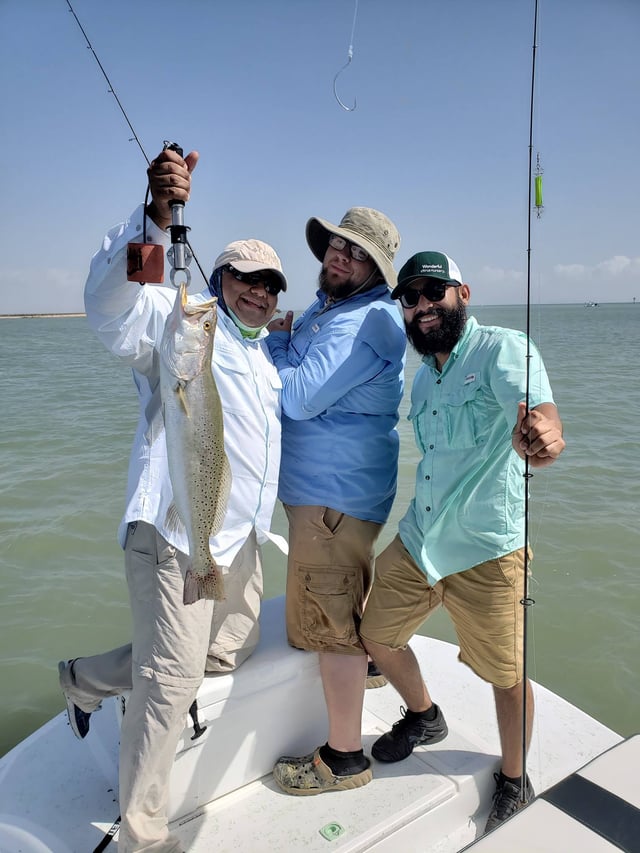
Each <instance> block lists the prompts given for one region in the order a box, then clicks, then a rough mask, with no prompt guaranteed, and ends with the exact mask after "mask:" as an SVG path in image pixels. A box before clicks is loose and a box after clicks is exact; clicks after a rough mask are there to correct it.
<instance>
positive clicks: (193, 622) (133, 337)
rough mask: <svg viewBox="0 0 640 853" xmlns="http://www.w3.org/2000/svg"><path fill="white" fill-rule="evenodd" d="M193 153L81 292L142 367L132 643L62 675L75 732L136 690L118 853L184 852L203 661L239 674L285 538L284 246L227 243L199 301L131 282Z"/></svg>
mask: <svg viewBox="0 0 640 853" xmlns="http://www.w3.org/2000/svg"><path fill="white" fill-rule="evenodd" d="M197 160H198V154H197V152H195V151H192V152H191V153H190V154H188V155H187V156H186V157H185V158H184V159H183V158H182V156H180V155H179V154H178V153H177V152H176V151H173V150H165V151H163V152H162V153H161V154H160V155H159V156H158V157H157V158H156V159H155V160H154V161H153V162H152V163H151V165H150V167H149V170H148V176H149V186H150V192H151V197H152V202H151V204H150V205H149V206H148V207H147V208H146V210H145V209H144V207H143V206H142V205H141V206H140V207H139V208H138V209H137V210H136V211H134V213H133V214H132V216H131V217H130V218H129V219H128V220H126V221H125V222H124V223H122V224H120V225H118V226H116V227H115V228H113V229H112V230H110V231H109V232H108V234H107V235H106V237H105V238H104V240H103V243H102V248H101V250H100V251H99V252H98V253H97V254H96V255H95V256H94V257H93V259H92V262H91V268H90V272H89V277H88V279H87V283H86V287H85V305H86V310H87V318H88V321H89V324H90V326H91V328H92V329H93V330H94V332H95V333H96V335H97V336H98V338H99V339H100V340H101V341H102V343H103V344H104V345H105V346H106V347H107V349H108V350H109V351H110V352H112V353H114V354H115V355H116V356H118V357H119V358H120V360H121V361H122V362H123V363H124V364H126V365H128V366H129V367H130V368H131V369H132V371H133V379H134V383H135V385H136V389H137V391H138V396H139V402H140V419H139V422H138V428H137V431H136V435H135V439H134V445H133V449H132V454H131V459H130V467H129V477H128V488H127V506H126V511H125V514H124V517H123V519H122V523H121V525H120V528H119V541H120V543H121V545H122V547H123V548H124V552H125V568H126V574H127V583H128V586H129V595H130V601H131V610H132V622H133V638H132V639H133V641H132V644H129V645H125V646H123V647H121V648H119V649H115V650H113V651H110V652H106V653H105V654H101V655H96V656H94V657H88V658H76V659H74V660H71V661H69V662H67V663H61V664H60V667H59V669H60V684H61V686H62V689H63V691H64V694H65V698H66V701H67V709H68V712H69V720H70V723H71V727H72V728H73V731H74V733H75V734H76V735H77V736H78V737H80V738H83V737H85V736H86V735H87V733H88V731H89V718H90V715H91V713H92V712H93V711H94V710H96V709H97V708H98V707H99V705H100V702H101V701H102V699H104V698H105V697H107V696H114V695H119V694H121V693H122V692H123V691H126V690H131V694H130V697H129V699H128V700H127V705H126V713H125V715H124V718H123V722H122V731H121V744H120V808H121V815H122V823H121V828H120V836H119V841H118V850H119V851H120V853H130V851H138V850H147V849H152V850H153V851H159V852H160V851H161V853H174V851H179V850H181V846H180V842H179V841H178V840H177V839H175V838H174V837H172V836H171V835H170V834H169V831H168V825H167V801H168V785H169V775H170V771H171V766H172V764H173V760H174V757H175V750H176V745H177V742H178V739H179V737H180V735H181V733H182V731H183V728H184V721H185V716H186V714H187V712H188V710H189V708H190V707H191V705H192V703H193V701H194V699H195V696H196V692H197V690H198V687H199V686H200V683H201V682H202V679H203V676H204V672H205V669H207V670H209V671H227V670H231V669H234V668H235V667H236V666H238V665H239V664H240V663H241V662H242V661H243V660H245V659H246V658H247V657H248V656H249V654H250V653H251V651H252V650H253V649H254V648H255V646H256V645H257V642H258V615H259V609H260V600H261V596H262V565H261V559H260V543H261V542H264V541H265V540H266V538H276V537H273V534H271V533H270V525H271V516H272V512H273V508H274V504H275V500H276V487H277V480H278V468H279V463H280V394H281V382H280V379H279V376H278V372H277V370H276V369H275V367H274V365H273V363H272V360H271V356H270V354H269V351H268V349H267V347H266V344H265V340H264V339H265V337H266V335H267V332H266V329H265V326H266V324H267V323H268V322H269V321H270V320H271V318H272V317H273V315H274V313H275V311H276V305H277V300H278V293H279V292H280V291H283V290H286V286H287V282H286V279H285V276H284V274H283V272H282V265H281V263H280V259H279V258H278V256H277V254H276V252H275V251H274V250H273V248H272V247H271V246H269V245H267V244H266V243H263V242H261V241H259V240H255V239H248V240H239V241H236V242H233V243H230V244H229V245H228V246H226V247H225V249H224V250H223V251H222V253H221V254H220V255H219V256H218V258H217V259H216V261H215V264H214V270H213V274H212V276H211V279H210V282H209V286H208V288H207V289H205V290H204V291H203V292H202V293H199V294H197V295H194V296H192V297H189V298H187V296H186V288H185V287H184V286H181V287H180V290H179V291H176V289H175V288H173V287H156V286H153V285H145V286H140V285H139V284H137V283H135V282H132V281H128V280H127V246H128V244H129V243H132V242H135V241H138V242H139V241H140V238H141V236H142V235H143V234H144V237H145V240H144V242H145V243H147V244H150V243H155V244H158V245H161V246H163V247H166V246H167V245H168V244H169V237H168V234H167V231H166V229H167V227H168V226H169V225H171V209H170V204H169V202H170V201H173V200H177V201H179V202H183V203H184V202H186V201H187V200H188V199H189V194H190V191H191V174H192V172H193V169H194V167H195V165H196V163H197ZM247 448H250V453H247ZM189 555H190V556H189ZM185 579H188V583H187V584H186V586H185ZM211 598H216V599H221V600H216V601H215V603H214V602H213V601H212V600H210V599H211ZM187 602H188V603H187Z"/></svg>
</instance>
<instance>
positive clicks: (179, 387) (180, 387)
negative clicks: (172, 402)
mask: <svg viewBox="0 0 640 853" xmlns="http://www.w3.org/2000/svg"><path fill="white" fill-rule="evenodd" d="M185 385H186V382H183V381H182V380H181V381H179V382H177V383H176V387H175V389H174V390H175V392H176V394H177V395H178V400H180V405H181V406H182V409H183V411H184V413H185V415H186V416H187V417H188V418H190V417H191V415H190V414H189V407H188V406H187V395H186V394H185V393H184V389H185Z"/></svg>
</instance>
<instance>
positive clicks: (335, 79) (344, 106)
mask: <svg viewBox="0 0 640 853" xmlns="http://www.w3.org/2000/svg"><path fill="white" fill-rule="evenodd" d="M357 16H358V0H356V6H355V9H354V12H353V24H352V25H351V40H350V42H349V51H348V53H347V61H346V62H345V64H344V65H343V66H342V68H341V69H340V70H339V71H338V73H337V74H336V76H335V77H334V78H333V94H334V96H335V99H336V101H337V102H338V103H339V104H340V106H341V107H342V109H343V110H346V111H347V112H348V113H352V112H353V111H354V110H355V108H356V106H357V103H358V102H357V100H356V99H355V97H354V99H353V106H352V107H348V106H347V105H346V104H345V103H344V101H342V100H341V99H340V97H339V95H338V90H337V88H336V81H337V79H338V77H339V76H340V75H341V74H342V72H343V71H344V70H345V68H348V67H349V65H350V64H351V60H352V59H353V34H354V32H355V29H356V18H357Z"/></svg>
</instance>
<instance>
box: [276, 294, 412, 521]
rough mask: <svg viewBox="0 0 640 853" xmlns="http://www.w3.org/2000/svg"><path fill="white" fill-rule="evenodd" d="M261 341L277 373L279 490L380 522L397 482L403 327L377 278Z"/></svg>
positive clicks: (291, 499) (299, 501)
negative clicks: (368, 286) (365, 288)
mask: <svg viewBox="0 0 640 853" xmlns="http://www.w3.org/2000/svg"><path fill="white" fill-rule="evenodd" d="M267 346H268V347H269V351H270V352H271V357H272V358H273V361H274V363H275V365H276V367H277V369H278V373H279V374H280V379H281V381H282V412H283V417H282V461H281V465H280V482H279V488H278V497H279V498H280V500H281V501H282V502H283V503H287V504H291V505H294V506H304V505H312V506H329V507H331V508H332V509H336V510H338V511H339V512H344V513H346V514H348V515H351V516H353V517H355V518H360V519H362V520H364V521H374V522H377V523H380V524H382V523H384V522H385V521H386V520H387V518H388V515H389V512H390V511H391V505H392V504H393V499H394V497H395V492H396V482H397V472H398V450H399V439H398V433H397V430H396V425H397V423H398V406H399V404H400V400H401V398H402V391H403V382H404V354H405V348H406V334H405V330H404V324H403V321H402V318H401V316H400V312H399V310H398V308H397V305H396V304H395V303H394V302H393V300H392V299H391V297H390V296H389V292H388V288H387V286H386V285H382V284H381V285H378V286H376V287H375V288H373V289H372V290H369V291H367V292H365V293H362V294H357V295H356V296H353V297H350V298H349V299H345V300H341V301H338V302H336V303H335V304H333V305H331V306H329V307H327V306H326V296H325V295H324V294H323V293H322V292H321V291H319V292H318V294H317V299H316V301H315V302H314V303H313V304H312V305H311V306H310V307H309V308H308V310H307V311H305V313H304V314H303V315H302V316H301V317H300V318H299V319H298V320H297V321H296V322H295V324H294V326H293V328H292V333H291V336H289V334H288V333H286V332H272V333H271V334H270V335H269V337H268V338H267Z"/></svg>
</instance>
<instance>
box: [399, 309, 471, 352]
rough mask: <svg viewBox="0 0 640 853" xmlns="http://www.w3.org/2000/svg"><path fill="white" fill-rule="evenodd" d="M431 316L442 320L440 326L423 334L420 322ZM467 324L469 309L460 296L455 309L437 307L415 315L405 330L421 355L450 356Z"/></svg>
mask: <svg viewBox="0 0 640 853" xmlns="http://www.w3.org/2000/svg"><path fill="white" fill-rule="evenodd" d="M431 316H436V317H439V318H440V326H439V327H438V328H437V329H433V331H429V332H423V331H422V329H421V328H420V326H419V325H418V321H419V320H420V318H421V317H431ZM466 322H467V309H466V307H465V304H464V302H463V301H462V299H460V297H459V296H458V301H457V304H456V305H455V306H454V307H453V308H444V307H442V306H440V307H438V306H437V305H436V306H434V307H433V308H430V309H429V310H428V311H420V312H419V313H416V314H414V316H413V318H412V319H411V322H409V323H407V322H405V328H406V330H407V337H408V338H409V340H410V341H411V345H412V346H413V348H414V349H415V350H416V351H417V352H419V353H420V355H436V354H437V353H447V355H448V354H449V353H450V352H451V350H452V349H453V348H454V346H455V345H456V344H457V343H458V341H459V340H460V337H461V335H462V332H463V331H464V326H465V323H466Z"/></svg>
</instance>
